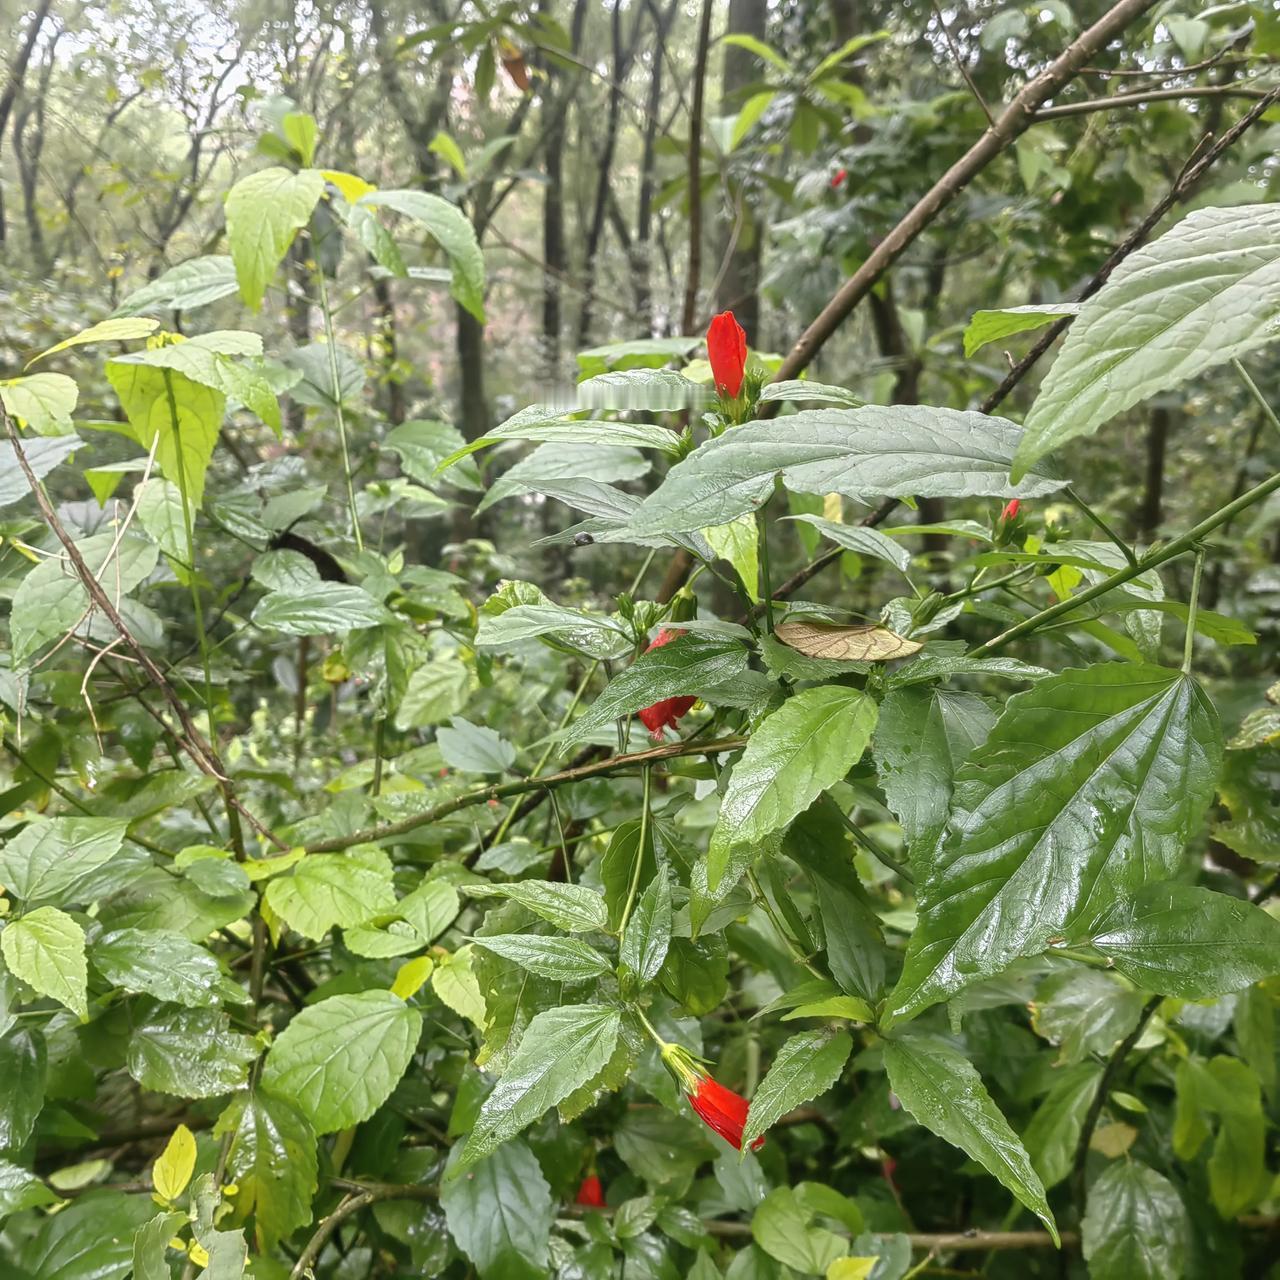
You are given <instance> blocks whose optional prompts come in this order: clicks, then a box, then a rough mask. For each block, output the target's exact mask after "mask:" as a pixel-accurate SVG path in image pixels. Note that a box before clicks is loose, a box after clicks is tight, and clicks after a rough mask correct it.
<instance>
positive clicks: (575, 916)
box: [466, 880, 608, 933]
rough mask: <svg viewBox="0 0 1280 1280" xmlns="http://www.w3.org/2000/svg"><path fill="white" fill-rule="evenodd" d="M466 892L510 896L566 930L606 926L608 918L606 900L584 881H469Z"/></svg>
mask: <svg viewBox="0 0 1280 1280" xmlns="http://www.w3.org/2000/svg"><path fill="white" fill-rule="evenodd" d="M466 892H467V893H469V894H470V895H471V896H472V897H473V898H510V899H511V900H512V901H513V902H518V903H519V904H520V905H521V906H522V907H528V908H529V910H530V911H533V912H535V913H536V914H537V915H540V916H541V917H542V918H543V919H544V920H549V921H550V922H551V923H552V924H553V925H555V927H556V928H557V929H563V930H564V931H565V932H566V933H588V932H590V931H591V930H593V929H603V928H604V927H605V923H606V921H607V918H608V917H607V914H606V912H605V904H604V899H603V898H602V897H601V896H600V895H599V894H598V893H597V892H596V891H595V890H594V889H588V888H586V887H585V886H584V885H580V884H556V883H555V882H553V881H550V880H515V881H512V882H511V883H510V884H469V885H467V886H466Z"/></svg>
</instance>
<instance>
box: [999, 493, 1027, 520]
mask: <svg viewBox="0 0 1280 1280" xmlns="http://www.w3.org/2000/svg"><path fill="white" fill-rule="evenodd" d="M1021 506H1022V503H1021V502H1020V501H1019V500H1018V499H1017V498H1013V499H1011V500H1010V501H1008V502H1006V503H1005V506H1004V510H1003V511H1002V512H1001V513H1000V519H1001V520H1013V519H1016V518H1017V515H1018V509H1019V507H1021Z"/></svg>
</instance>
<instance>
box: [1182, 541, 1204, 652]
mask: <svg viewBox="0 0 1280 1280" xmlns="http://www.w3.org/2000/svg"><path fill="white" fill-rule="evenodd" d="M1203 572H1204V548H1203V547H1197V548H1196V567H1195V568H1194V569H1193V570H1192V571H1191V598H1190V600H1188V602H1187V638H1186V640H1185V641H1184V643H1183V647H1182V674H1183V675H1184V676H1189V675H1190V674H1191V657H1192V654H1193V653H1194V652H1195V647H1196V611H1197V610H1198V609H1199V607H1200V575H1201V574H1202V573H1203Z"/></svg>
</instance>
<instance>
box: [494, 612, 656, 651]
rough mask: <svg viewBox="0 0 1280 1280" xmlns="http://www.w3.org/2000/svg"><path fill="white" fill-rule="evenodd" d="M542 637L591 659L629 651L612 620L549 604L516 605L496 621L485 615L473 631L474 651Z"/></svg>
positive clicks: (623, 634) (628, 641)
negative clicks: (474, 636)
mask: <svg viewBox="0 0 1280 1280" xmlns="http://www.w3.org/2000/svg"><path fill="white" fill-rule="evenodd" d="M543 636H549V637H551V638H553V639H555V640H557V641H559V642H560V643H561V644H564V645H568V646H570V647H571V648H574V649H577V650H579V651H580V652H582V653H586V654H589V655H590V656H591V657H593V658H620V657H622V656H623V655H624V654H627V653H630V652H631V647H632V645H631V639H630V637H629V636H628V635H627V633H626V631H625V630H624V629H623V627H622V626H621V625H620V624H619V623H617V622H616V621H614V620H613V619H611V618H604V617H600V616H599V615H596V614H589V613H585V612H582V611H580V610H577V609H564V608H561V607H560V606H559V605H555V604H550V603H548V604H518V605H516V606H514V607H513V608H511V609H507V610H505V611H504V612H502V613H500V614H498V615H497V616H496V617H494V616H491V615H487V614H486V615H484V616H483V617H481V619H480V626H479V628H478V629H477V630H476V647H477V648H480V649H505V648H508V647H510V646H512V645H516V644H519V643H521V642H522V641H524V640H531V639H535V638H538V637H543Z"/></svg>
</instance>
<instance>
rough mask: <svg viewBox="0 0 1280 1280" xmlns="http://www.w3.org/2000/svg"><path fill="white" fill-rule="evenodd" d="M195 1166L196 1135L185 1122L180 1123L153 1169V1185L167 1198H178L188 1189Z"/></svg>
mask: <svg viewBox="0 0 1280 1280" xmlns="http://www.w3.org/2000/svg"><path fill="white" fill-rule="evenodd" d="M195 1168H196V1140H195V1136H194V1135H193V1134H192V1132H191V1130H190V1129H188V1128H187V1126H186V1125H185V1124H180V1125H179V1126H178V1127H177V1128H176V1129H175V1130H174V1131H173V1136H172V1137H171V1138H170V1139H169V1141H168V1143H166V1144H165V1149H164V1150H163V1151H162V1152H161V1153H160V1156H159V1158H158V1159H157V1160H156V1163H155V1167H154V1168H153V1169H152V1170H151V1185H152V1186H153V1187H155V1189H156V1190H157V1191H158V1192H159V1193H160V1194H161V1195H162V1196H164V1198H165V1199H166V1200H176V1199H177V1198H178V1197H179V1196H180V1195H181V1194H182V1193H183V1192H184V1191H185V1190H186V1189H187V1183H189V1182H190V1181H191V1175H192V1174H193V1173H194V1172H195Z"/></svg>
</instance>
